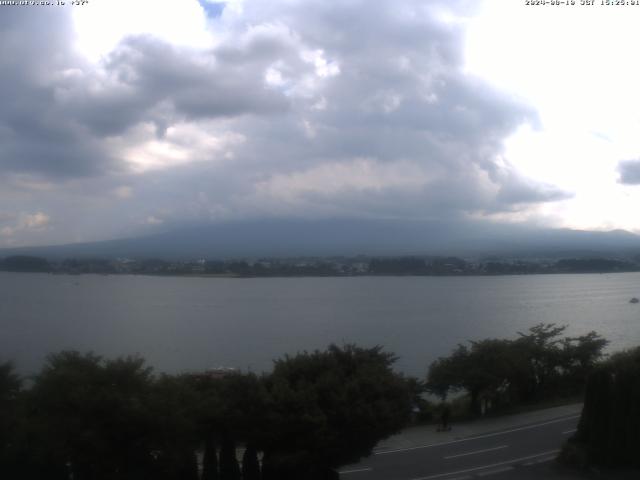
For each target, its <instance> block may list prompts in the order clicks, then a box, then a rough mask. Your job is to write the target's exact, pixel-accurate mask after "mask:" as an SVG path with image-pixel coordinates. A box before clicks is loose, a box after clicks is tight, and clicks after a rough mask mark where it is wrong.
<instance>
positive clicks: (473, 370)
mask: <svg viewBox="0 0 640 480" xmlns="http://www.w3.org/2000/svg"><path fill="white" fill-rule="evenodd" d="M565 329H566V327H565V326H556V325H555V324H553V323H551V324H539V325H536V326H534V327H532V328H530V329H529V331H528V332H527V333H519V338H517V339H515V340H505V339H485V340H481V341H471V342H470V346H466V345H458V347H457V348H456V349H454V350H453V351H452V353H451V354H450V355H449V356H448V357H441V358H439V359H438V360H436V361H435V362H433V363H432V364H431V366H430V368H429V372H428V376H427V388H428V390H429V391H430V392H431V393H433V394H435V395H438V396H440V397H441V398H443V399H444V398H446V397H447V395H448V394H449V393H452V392H456V391H464V392H466V393H468V394H469V397H470V402H469V408H470V413H472V414H479V413H481V412H482V407H483V405H484V406H485V407H493V408H495V407H496V406H500V405H510V404H517V403H522V402H534V401H539V400H542V399H545V398H550V397H553V396H557V395H571V394H576V393H579V392H580V391H581V390H582V389H583V388H584V385H585V381H586V376H587V375H588V373H589V372H590V371H592V370H593V368H594V367H595V365H596V362H597V361H598V360H599V359H600V358H601V357H602V352H603V349H604V347H605V346H606V344H607V341H606V340H605V339H603V338H602V337H600V336H599V335H598V334H597V333H595V332H589V333H588V334H586V335H583V336H579V337H575V338H572V337H565V338H560V336H561V334H562V333H564V331H565Z"/></svg>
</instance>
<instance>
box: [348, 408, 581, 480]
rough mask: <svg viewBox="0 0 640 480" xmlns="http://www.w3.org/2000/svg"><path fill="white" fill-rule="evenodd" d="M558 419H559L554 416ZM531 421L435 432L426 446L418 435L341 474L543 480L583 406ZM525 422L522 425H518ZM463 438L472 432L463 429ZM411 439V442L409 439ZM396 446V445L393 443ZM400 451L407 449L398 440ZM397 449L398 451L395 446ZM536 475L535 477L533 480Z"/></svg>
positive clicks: (357, 479)
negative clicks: (542, 472)
mask: <svg viewBox="0 0 640 480" xmlns="http://www.w3.org/2000/svg"><path fill="white" fill-rule="evenodd" d="M554 414H555V415H554ZM531 418H532V417H531V416H526V415H525V416H514V417H511V418H510V419H508V420H507V421H504V420H498V421H495V422H493V425H494V426H495V425H501V426H502V428H499V429H494V430H487V429H488V427H490V426H492V423H491V422H490V421H489V422H484V423H482V424H481V425H480V426H481V427H482V428H480V430H484V432H482V433H477V434H472V435H470V436H463V437H460V438H455V437H454V436H453V435H455V430H456V428H457V427H456V426H455V425H454V429H453V430H452V432H447V434H444V435H442V436H440V437H438V436H436V435H434V433H433V429H432V428H431V429H430V430H429V431H428V432H427V431H426V430H424V429H423V431H422V433H421V435H422V439H423V440H426V442H425V443H423V444H418V443H417V442H416V440H417V439H418V438H419V435H418V434H417V433H416V434H413V438H412V442H405V443H406V445H405V446H403V447H400V448H388V446H387V448H384V447H383V448H380V449H377V450H376V452H375V453H374V454H373V455H372V456H370V457H369V458H367V459H365V460H363V461H362V462H361V463H359V464H357V465H351V466H348V467H345V468H343V469H341V471H340V478H341V479H343V480H436V479H441V480H463V479H465V480H469V479H474V478H484V477H488V476H492V477H493V478H496V480H498V479H500V480H502V479H511V478H525V477H529V478H540V477H538V475H536V473H535V472H538V473H539V472H540V468H541V466H542V465H544V464H548V463H550V462H552V461H553V460H554V459H555V457H556V455H557V453H558V451H559V449H560V447H561V446H562V444H563V443H564V442H565V440H566V439H567V438H568V437H569V436H570V435H571V434H572V433H573V432H574V431H575V428H576V425H577V422H578V419H579V406H574V407H573V408H572V409H566V408H565V409H550V410H548V411H546V412H544V414H542V415H539V416H538V417H537V418H538V421H535V422H529V423H527V422H526V420H531ZM519 419H520V421H521V422H518V420H519ZM460 430H461V431H462V432H469V428H468V427H467V426H465V425H460ZM410 435H411V434H409V435H408V436H410ZM391 443H392V444H393V443H394V442H391ZM395 444H396V445H402V441H399V439H397V440H396V441H395ZM391 446H393V445H391ZM532 475H533V476H532Z"/></svg>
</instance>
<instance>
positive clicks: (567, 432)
mask: <svg viewBox="0 0 640 480" xmlns="http://www.w3.org/2000/svg"><path fill="white" fill-rule="evenodd" d="M577 431H578V429H577V428H573V429H571V430H566V431H564V432H562V434H563V435H569V434H570V433H573V432H577Z"/></svg>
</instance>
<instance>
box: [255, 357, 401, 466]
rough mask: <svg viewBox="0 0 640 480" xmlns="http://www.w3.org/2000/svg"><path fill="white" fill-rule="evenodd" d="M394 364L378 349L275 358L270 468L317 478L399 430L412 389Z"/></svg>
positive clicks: (267, 455)
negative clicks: (393, 367) (393, 369)
mask: <svg viewBox="0 0 640 480" xmlns="http://www.w3.org/2000/svg"><path fill="white" fill-rule="evenodd" d="M394 361H395V357H394V356H393V355H392V354H390V353H385V352H383V351H382V348H381V347H374V348H370V349H363V348H359V347H356V346H354V345H346V346H344V347H343V348H340V347H337V346H335V345H331V346H330V347H329V348H328V349H327V350H326V351H322V352H320V351H315V352H313V353H302V354H298V355H296V356H295V357H289V356H286V357H285V358H284V359H281V360H278V361H276V363H275V367H274V370H273V373H272V374H271V375H270V376H269V377H268V378H267V379H266V382H267V389H268V392H269V401H270V405H269V408H268V412H269V419H268V431H269V432H271V437H270V438H268V442H267V443H266V444H264V450H265V462H266V463H269V468H273V469H274V470H276V471H278V472H279V474H280V477H281V478H288V476H287V475H289V476H290V477H291V478H309V479H311V478H314V477H320V476H321V475H324V474H325V473H326V469H327V468H335V467H338V466H340V465H343V464H346V463H351V462H355V461H357V460H358V459H360V458H361V457H363V456H365V455H369V454H370V453H371V450H372V449H373V447H374V446H375V445H376V443H377V442H378V441H379V440H381V439H383V438H385V437H387V436H389V435H391V434H392V433H395V432H396V431H398V430H399V429H400V428H402V427H403V426H404V425H405V424H406V423H407V421H408V419H409V416H410V412H411V393H412V392H411V389H410V388H409V386H408V384H407V382H406V380H405V379H404V378H403V377H401V376H400V375H398V374H396V373H394V372H393V371H392V369H391V365H392V364H393V362H394ZM294 439H295V440H294ZM296 475H297V477H296Z"/></svg>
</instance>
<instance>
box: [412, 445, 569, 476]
mask: <svg viewBox="0 0 640 480" xmlns="http://www.w3.org/2000/svg"><path fill="white" fill-rule="evenodd" d="M559 451H560V450H550V451H548V452H541V453H537V454H535V455H528V456H526V457H520V458H512V459H511V460H505V461H504V462H497V463H491V464H489V465H482V466H479V467H473V468H466V469H464V470H456V471H455V472H445V473H437V474H435V475H428V476H426V477H418V478H413V479H411V480H431V479H433V478H442V477H449V476H451V475H460V474H461V473H470V472H477V471H481V470H487V469H490V468H494V467H501V466H503V465H510V464H511V465H512V464H515V463H519V462H524V461H525V460H531V459H533V458H537V457H544V456H548V455H553V454H556V453H558V452H559Z"/></svg>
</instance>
